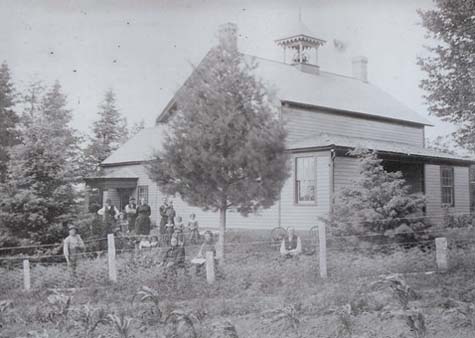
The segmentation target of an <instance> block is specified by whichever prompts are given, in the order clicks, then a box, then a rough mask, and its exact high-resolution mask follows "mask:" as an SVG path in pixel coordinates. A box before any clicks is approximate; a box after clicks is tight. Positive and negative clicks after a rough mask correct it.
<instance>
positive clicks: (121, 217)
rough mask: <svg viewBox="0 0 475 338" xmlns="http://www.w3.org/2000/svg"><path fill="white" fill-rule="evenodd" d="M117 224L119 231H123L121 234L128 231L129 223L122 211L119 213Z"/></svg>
mask: <svg viewBox="0 0 475 338" xmlns="http://www.w3.org/2000/svg"><path fill="white" fill-rule="evenodd" d="M118 223H119V224H118V225H119V228H120V231H121V232H122V233H123V234H126V233H128V232H129V223H128V221H127V216H126V215H125V213H124V212H121V213H120V214H119V221H118Z"/></svg>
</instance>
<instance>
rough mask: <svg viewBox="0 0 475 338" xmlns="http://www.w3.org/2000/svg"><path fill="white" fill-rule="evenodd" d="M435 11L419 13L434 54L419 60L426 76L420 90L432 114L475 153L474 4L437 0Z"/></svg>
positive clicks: (464, 1) (461, 143)
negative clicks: (449, 125)
mask: <svg viewBox="0 0 475 338" xmlns="http://www.w3.org/2000/svg"><path fill="white" fill-rule="evenodd" d="M435 4H436V8H435V9H431V10H427V11H419V14H420V16H421V17H422V24H423V26H424V27H425V28H426V29H427V31H428V37H429V38H432V39H433V40H435V41H437V42H438V44H437V45H436V46H435V47H428V49H429V51H430V52H431V55H430V56H429V57H426V58H421V59H419V64H420V66H421V68H422V70H423V71H424V72H425V73H426V75H427V77H426V78H425V79H424V80H423V81H422V82H421V87H422V88H423V89H425V90H426V91H427V92H428V94H427V95H426V96H425V98H426V101H427V104H428V106H429V110H430V112H431V113H432V114H434V115H436V116H438V117H440V118H442V119H443V120H445V121H449V122H453V123H455V124H457V126H458V127H459V129H458V131H457V132H456V134H455V136H456V140H457V142H458V143H459V144H460V145H461V146H464V147H466V148H467V149H469V150H471V151H475V114H474V112H475V108H474V107H475V86H474V85H473V84H474V83H475V58H474V57H473V55H475V29H474V26H475V1H467V0H435Z"/></svg>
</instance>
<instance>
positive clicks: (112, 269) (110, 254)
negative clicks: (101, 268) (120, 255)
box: [107, 234, 117, 282]
mask: <svg viewBox="0 0 475 338" xmlns="http://www.w3.org/2000/svg"><path fill="white" fill-rule="evenodd" d="M107 258H108V263H109V280H110V281H112V282H117V268H116V265H115V241H114V234H108V235H107Z"/></svg>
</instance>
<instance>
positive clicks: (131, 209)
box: [125, 203, 137, 230]
mask: <svg viewBox="0 0 475 338" xmlns="http://www.w3.org/2000/svg"><path fill="white" fill-rule="evenodd" d="M125 213H126V214H127V225H128V228H127V230H132V229H135V220H136V219H137V204H135V203H129V204H127V205H126V206H125Z"/></svg>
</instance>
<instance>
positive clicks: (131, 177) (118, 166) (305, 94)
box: [86, 23, 475, 228]
mask: <svg viewBox="0 0 475 338" xmlns="http://www.w3.org/2000/svg"><path fill="white" fill-rule="evenodd" d="M236 36H237V33H236V26H235V25H232V24H227V25H223V26H222V27H221V30H220V39H221V40H222V41H225V42H226V43H236ZM276 43H277V44H278V45H279V46H280V47H282V48H283V51H284V60H283V62H278V61H272V60H266V59H261V58H258V57H255V56H249V55H246V56H245V57H246V58H254V59H255V60H256V61H257V63H258V67H257V69H256V76H259V77H260V78H261V79H262V80H263V81H264V83H266V84H268V85H269V86H272V88H273V89H275V90H276V95H277V98H278V102H279V103H278V105H279V107H278V108H279V109H280V112H281V117H282V118H283V119H284V120H285V121H286V126H287V128H288V146H287V148H288V151H289V152H290V154H291V161H292V174H291V177H290V178H289V179H288V181H287V182H286V184H285V186H284V188H283V190H282V192H281V197H280V200H279V201H278V202H276V203H275V205H274V206H273V207H272V208H270V209H267V210H263V211H262V212H261V213H259V214H258V215H251V216H249V217H246V218H245V217H242V216H240V215H239V214H237V213H233V212H230V213H229V214H228V217H227V224H228V227H259V228H272V227H275V226H278V225H280V226H295V227H296V228H308V227H312V226H314V225H315V224H316V222H317V219H318V217H319V216H325V215H327V214H328V212H329V211H330V210H331V203H332V197H333V196H334V194H335V192H336V191H338V190H339V189H341V187H344V186H345V185H348V184H351V180H352V179H353V178H354V177H355V176H356V175H357V174H358V172H357V162H356V159H355V158H352V157H350V156H348V155H347V152H348V150H350V149H352V148H354V147H356V146H360V147H365V148H368V149H374V150H377V151H378V154H379V156H380V158H382V159H384V166H385V167H386V169H387V170H390V171H396V170H400V171H402V172H403V174H404V176H405V178H406V180H407V182H408V183H409V184H410V185H411V187H412V190H413V191H414V192H422V193H424V194H425V195H426V200H427V202H426V208H425V212H426V214H427V215H428V216H430V217H432V221H433V222H434V223H438V222H440V220H441V216H442V215H443V214H444V209H445V210H449V211H450V212H452V213H459V214H463V213H466V214H468V213H470V211H471V205H473V196H474V193H473V191H474V189H473V188H474V187H475V185H474V184H475V183H474V182H473V177H472V176H473V175H470V166H471V165H472V164H473V163H474V162H473V160H472V159H468V158H464V157H460V156H453V155H449V154H445V153H440V152H437V151H434V150H430V149H427V148H426V147H425V144H424V139H425V136H424V128H425V127H426V126H429V125H430V123H429V122H428V121H427V120H426V119H425V118H424V117H422V116H419V115H418V114H417V113H415V112H414V111H412V110H411V109H409V108H408V107H406V106H405V105H404V104H402V103H400V102H399V101H397V100H396V99H394V98H393V97H392V96H391V95H389V94H388V93H385V92H384V91H382V90H381V89H379V88H377V87H376V86H374V85H373V84H371V82H370V81H368V78H367V59H366V58H364V57H357V58H354V59H353V76H352V77H349V76H343V75H338V74H334V73H328V72H325V71H323V70H320V68H319V66H318V49H319V48H320V47H322V46H324V44H325V41H323V40H321V39H318V38H316V37H314V36H313V34H312V33H310V32H309V30H308V29H307V28H306V27H305V26H304V25H303V24H302V23H300V24H299V26H298V27H297V29H296V31H295V32H292V33H290V34H289V35H288V36H287V37H285V38H282V39H279V40H276ZM289 54H290V56H291V57H290V60H286V58H287V57H288V56H289ZM173 110H174V98H171V100H170V102H169V103H168V105H167V106H166V108H165V109H164V110H163V111H162V112H161V113H160V114H159V116H158V118H157V122H156V126H155V127H153V128H148V129H144V130H142V131H141V132H140V133H139V134H137V135H136V136H134V137H133V138H132V139H130V140H129V141H128V142H127V143H125V144H124V145H123V146H122V147H121V148H120V149H118V150H117V151H116V152H114V153H113V154H112V155H111V156H110V157H109V158H107V159H106V160H105V161H104V162H103V163H102V168H103V170H104V175H103V176H101V177H90V178H87V179H86V181H87V183H88V185H89V186H90V187H96V188H99V189H101V190H102V191H103V194H104V195H103V196H104V198H111V199H112V200H113V202H114V204H116V205H117V206H118V207H119V208H123V207H124V206H125V204H126V203H127V201H128V198H129V196H136V197H138V198H140V197H145V198H146V200H147V201H148V203H149V204H150V205H151V207H152V212H153V214H152V219H153V221H155V222H156V221H157V220H158V218H159V216H158V208H159V205H160V203H161V201H162V198H163V197H164V196H162V194H161V193H160V191H159V189H158V187H157V185H156V184H155V183H154V182H153V181H152V180H151V179H150V178H149V177H148V175H147V172H146V169H145V166H144V164H145V163H146V162H147V161H148V160H150V158H151V156H152V153H153V151H156V150H160V149H161V144H162V142H163V137H164V131H165V130H166V128H167V122H168V119H169V117H170V115H171V114H173ZM174 203H175V209H176V210H177V214H178V215H182V216H184V218H187V217H188V215H189V214H190V213H192V212H193V213H195V214H196V215H197V218H198V220H199V221H200V224H202V225H207V226H217V225H218V223H219V219H218V215H217V214H216V213H212V212H203V211H201V210H200V209H197V208H194V207H191V206H189V205H187V204H186V203H184V202H183V201H181V199H180V198H178V197H176V198H174Z"/></svg>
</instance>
